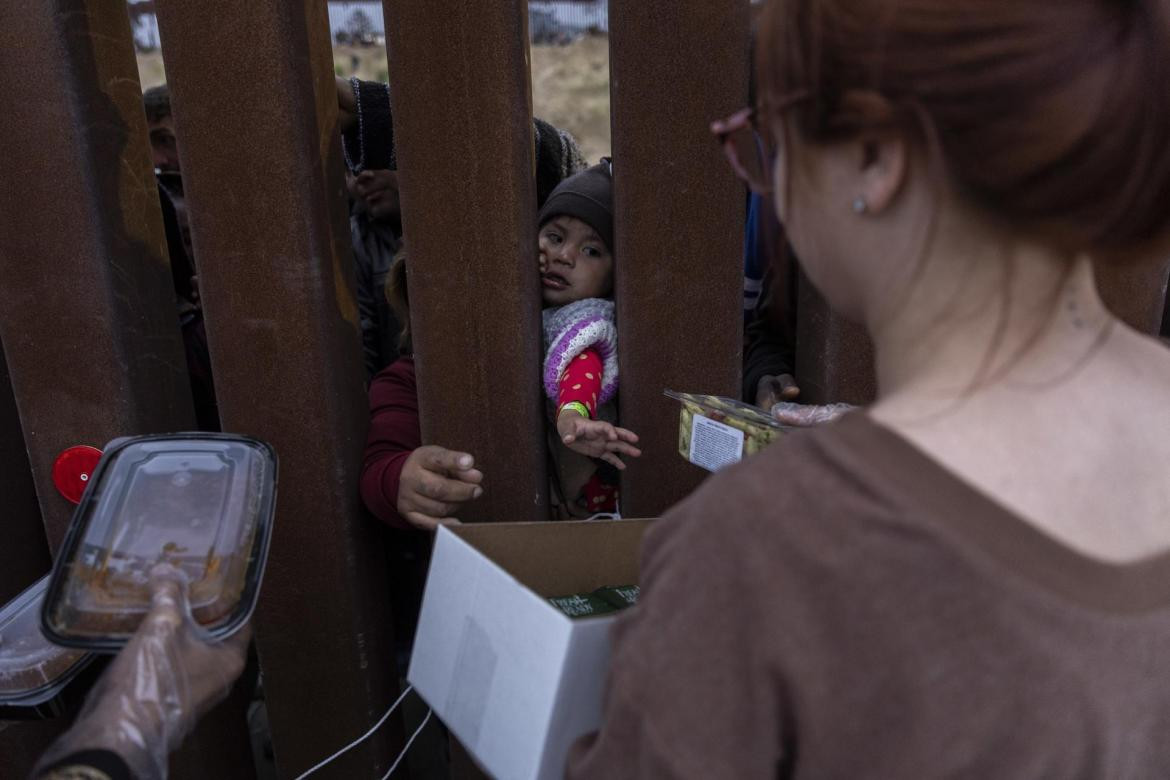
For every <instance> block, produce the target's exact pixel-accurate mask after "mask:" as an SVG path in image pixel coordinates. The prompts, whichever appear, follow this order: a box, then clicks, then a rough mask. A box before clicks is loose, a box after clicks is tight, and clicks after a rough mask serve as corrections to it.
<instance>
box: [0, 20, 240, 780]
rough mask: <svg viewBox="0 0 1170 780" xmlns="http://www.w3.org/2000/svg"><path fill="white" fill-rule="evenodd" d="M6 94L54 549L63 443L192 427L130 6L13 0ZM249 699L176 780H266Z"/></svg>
mask: <svg viewBox="0 0 1170 780" xmlns="http://www.w3.org/2000/svg"><path fill="white" fill-rule="evenodd" d="M0 95H3V97H4V99H5V104H6V105H7V106H9V107H10V110H9V111H7V112H6V113H5V114H4V116H3V117H0V139H2V143H0V147H2V148H3V149H4V150H5V153H4V154H3V155H0V182H3V186H2V187H0V213H2V214H3V215H4V218H3V219H2V220H0V279H2V280H3V283H2V284H0V335H2V336H3V341H4V348H5V352H6V355H7V362H8V369H9V371H10V373H11V380H12V389H13V391H14V394H15V398H16V403H17V406H18V407H19V410H20V418H21V423H22V427H23V430H24V440H25V442H26V443H27V445H28V454H29V459H30V461H31V463H32V470H33V476H34V478H35V482H36V491H37V496H38V498H39V503H40V508H41V516H42V517H43V519H44V524H45V529H46V531H47V534H48V537H49V542H50V544H51V545H52V546H53V547H54V548H55V547H56V546H57V544H58V543H59V542H60V540H61V538H62V536H63V534H64V532H65V528H66V526H67V524H68V521H69V518H70V516H71V514H72V505H70V504H69V503H68V502H67V501H66V500H65V499H64V498H62V497H61V496H60V495H58V494H57V491H56V490H55V488H54V487H53V484H52V480H51V468H52V463H53V460H54V459H55V458H56V456H57V454H58V453H59V452H60V451H61V450H62V449H64V448H66V447H68V446H70V445H74V444H92V445H95V446H98V447H101V446H103V445H105V443H106V442H107V441H108V440H110V439H112V438H114V437H116V436H123V435H130V434H139V433H149V432H157V431H174V430H188V429H190V428H192V427H193V423H194V413H193V407H192V404H191V394H190V389H189V386H188V384H187V382H188V379H187V369H186V363H185V361H184V358H183V352H182V348H181V346H180V339H179V327H178V315H177V312H176V309H175V297H174V291H173V286H172V280H171V274H170V268H169V264H168V259H167V254H166V246H165V239H164V232H163V226H162V217H161V212H160V210H159V205H158V190H157V186H156V184H155V180H154V176H153V175H152V173H151V169H150V155H149V152H148V149H147V136H146V119H145V115H144V113H143V110H142V95H141V90H140V87H139V82H138V70H137V65H136V63H135V59H134V48H133V42H132V39H131V33H130V25H129V20H128V17H127V13H126V4H125V3H124V2H123V1H122V0H52V1H47V2H43V3H37V4H34V5H32V6H19V7H18V6H16V5H13V4H6V5H4V6H3V8H2V9H0ZM40 554H41V553H40V552H39V551H38V549H37V545H36V544H34V545H33V547H32V548H31V549H29V550H28V555H29V556H30V557H32V558H35V557H37V556H39V555H40ZM244 704H246V702H238V701H237V706H235V707H234V708H233V707H228V708H227V709H223V710H221V711H220V714H221V718H220V719H218V720H216V721H214V722H207V723H204V724H202V725H201V726H200V727H199V728H198V729H197V730H196V732H195V733H194V734H193V735H192V736H191V737H190V738H189V739H188V741H187V747H186V753H184V754H183V755H185V756H186V758H185V759H184V760H182V761H177V762H176V763H175V765H174V775H175V776H176V777H178V778H185V777H208V776H214V777H223V778H247V777H250V776H252V775H253V770H252V766H251V762H250V761H249V762H247V763H246V764H244V765H242V766H240V765H238V760H239V757H240V756H241V754H243V755H246V754H247V753H246V751H247V750H248V741H247V740H248V736H247V728H246V723H245V718H244V710H243V705H244ZM63 725H66V724H64V723H53V724H38V725H36V726H24V727H21V726H18V727H14V728H13V729H12V731H11V734H6V735H5V736H13V737H15V736H17V735H19V734H21V733H22V732H27V733H28V735H29V737H30V739H31V740H36V739H38V738H40V739H42V741H43V738H45V737H46V732H51V731H52V730H54V729H55V728H60V727H62V726H63ZM34 759H35V754H31V753H29V754H26V755H25V757H24V760H25V761H26V762H27V761H31V760H34ZM15 760H17V761H19V760H21V759H20V758H16V759H15ZM30 768H31V767H29V766H25V767H23V769H22V770H20V771H18V772H17V773H16V774H18V775H19V774H23V773H24V772H27V771H28V769H30Z"/></svg>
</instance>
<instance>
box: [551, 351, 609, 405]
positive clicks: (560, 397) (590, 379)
mask: <svg viewBox="0 0 1170 780" xmlns="http://www.w3.org/2000/svg"><path fill="white" fill-rule="evenodd" d="M601 369H602V363H601V354H600V353H598V351H597V350H595V349H587V350H585V351H584V352H582V353H581V354H580V355H578V356H577V357H575V358H573V359H572V360H570V361H569V365H568V367H567V368H566V369H565V372H564V373H563V374H561V380H560V382H559V383H558V384H557V389H558V392H557V415H558V416H560V413H561V409H563V408H564V406H565V404H571V403H574V402H576V403H580V404H584V406H585V408H586V409H588V410H589V417H590V418H591V419H596V417H597V396H598V395H600V394H601Z"/></svg>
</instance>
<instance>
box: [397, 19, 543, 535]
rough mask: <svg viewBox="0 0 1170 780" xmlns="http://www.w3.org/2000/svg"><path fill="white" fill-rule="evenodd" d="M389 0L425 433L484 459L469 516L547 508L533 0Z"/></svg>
mask: <svg viewBox="0 0 1170 780" xmlns="http://www.w3.org/2000/svg"><path fill="white" fill-rule="evenodd" d="M384 7H385V18H386V29H387V31H388V35H389V38H388V42H387V49H388V51H389V54H390V73H391V78H390V81H391V103H392V105H393V106H394V131H395V135H396V140H397V149H398V167H399V184H400V188H401V193H402V215H403V229H404V231H405V237H406V245H407V247H408V249H407V251H408V254H409V266H408V268H409V285H410V300H411V310H412V311H411V321H412V324H413V328H414V329H413V339H414V348H415V361H416V367H417V375H418V386H419V409H420V412H421V415H422V433H423V441H424V442H426V443H429V444H438V445H442V446H445V447H449V448H452V449H459V450H465V451H467V452H471V453H472V454H474V455H475V456H476V458H477V461H478V464H479V466H480V467H481V468H482V469H483V471H484V473H485V485H484V487H485V493H484V496H483V497H482V498H481V499H480V500H479V501H477V502H475V504H473V505H471V506H469V507H468V509H467V510H466V511H465V512H463V513H462V514H461V517H462V518H463V519H464V520H476V521H482V520H542V519H546V506H547V501H548V495H547V493H548V486H547V480H546V476H545V474H546V465H545V457H544V452H545V443H544V436H543V433H542V431H543V425H544V423H543V422H542V419H543V416H544V414H545V412H544V401H543V394H542V391H541V384H540V358H541V331H540V328H539V323H540V311H539V309H540V295H539V289H540V287H539V277H538V274H537V267H536V249H535V247H536V189H535V180H534V177H533V136H532V120H531V105H530V103H531V99H530V96H529V86H528V61H527V51H528V50H527V40H528V39H527V35H525V34H524V31H525V29H526V25H527V8H528V3H527V2H525V1H524V0H493V2H490V3H485V2H482V1H481V0H403V1H402V2H389V1H387V2H385V3H384Z"/></svg>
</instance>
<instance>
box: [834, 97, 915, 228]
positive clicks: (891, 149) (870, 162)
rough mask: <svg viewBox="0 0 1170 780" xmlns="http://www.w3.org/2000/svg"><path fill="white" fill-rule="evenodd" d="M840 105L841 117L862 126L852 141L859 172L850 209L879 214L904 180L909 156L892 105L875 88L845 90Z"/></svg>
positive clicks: (894, 196)
mask: <svg viewBox="0 0 1170 780" xmlns="http://www.w3.org/2000/svg"><path fill="white" fill-rule="evenodd" d="M841 107H842V114H843V115H844V116H845V117H848V118H849V119H850V121H851V122H856V123H857V124H858V125H860V126H861V127H863V128H866V129H864V130H862V131H861V132H860V133H859V134H858V135H857V137H856V138H855V139H854V141H853V143H854V144H855V149H856V151H857V158H856V159H857V165H858V168H857V173H858V174H859V180H858V192H857V193H856V200H855V202H854V210H855V211H858V212H866V213H870V214H880V213H881V212H882V211H884V210H886V209H887V208H889V207H890V204H891V203H893V201H894V199H895V198H896V197H897V196H898V193H899V191H900V190H901V189H902V185H903V183H904V182H905V181H906V175H907V168H908V166H909V161H910V160H909V148H908V145H907V141H906V137H905V134H904V133H903V131H902V129H901V128H900V127H899V126H898V124H897V123H896V122H895V121H894V116H895V111H894V108H893V106H892V105H891V104H890V102H889V101H888V100H886V99H885V98H884V97H882V96H881V95H878V94H877V93H875V92H856V91H855V92H849V93H847V94H846V95H845V96H844V98H843V99H842V106H841Z"/></svg>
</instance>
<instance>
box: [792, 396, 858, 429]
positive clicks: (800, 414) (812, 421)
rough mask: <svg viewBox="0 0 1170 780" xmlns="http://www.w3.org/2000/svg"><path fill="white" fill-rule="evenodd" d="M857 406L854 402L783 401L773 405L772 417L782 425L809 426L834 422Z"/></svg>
mask: <svg viewBox="0 0 1170 780" xmlns="http://www.w3.org/2000/svg"><path fill="white" fill-rule="evenodd" d="M856 408H857V407H856V406H854V405H853V404H824V405H820V406H818V405H816V404H796V403H791V402H789V401H781V402H780V403H778V404H775V405H774V406H773V407H772V417H773V418H775V419H776V421H777V422H778V423H780V424H781V425H793V426H797V427H801V428H804V427H808V426H811V425H821V424H822V423H827V422H832V421H833V420H836V419H837V418H838V417H840V416H841V415H843V414H845V413H846V412H850V411H852V410H854V409H856Z"/></svg>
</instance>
